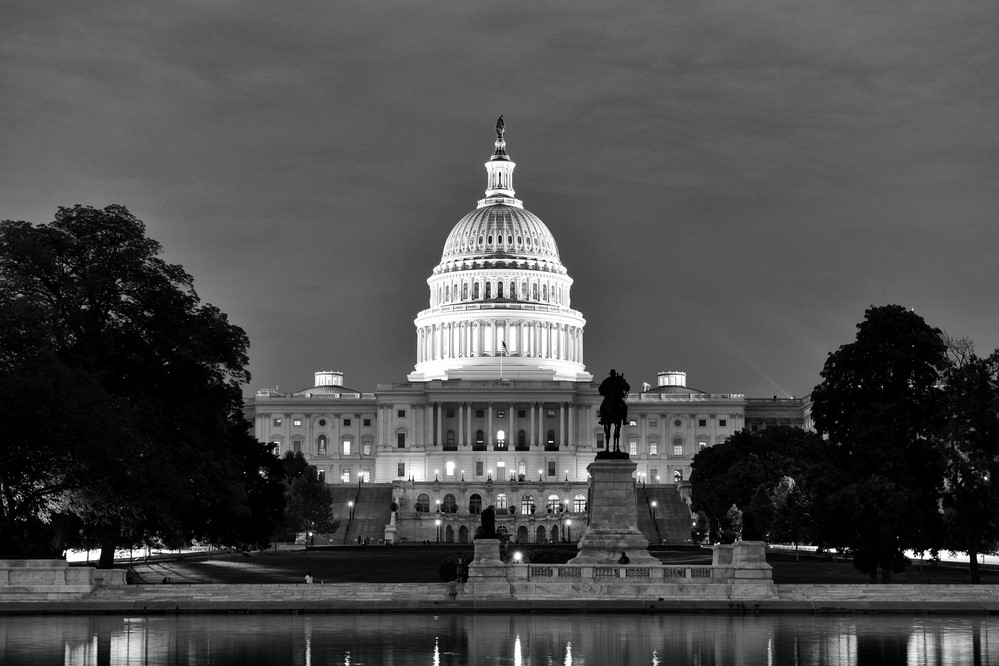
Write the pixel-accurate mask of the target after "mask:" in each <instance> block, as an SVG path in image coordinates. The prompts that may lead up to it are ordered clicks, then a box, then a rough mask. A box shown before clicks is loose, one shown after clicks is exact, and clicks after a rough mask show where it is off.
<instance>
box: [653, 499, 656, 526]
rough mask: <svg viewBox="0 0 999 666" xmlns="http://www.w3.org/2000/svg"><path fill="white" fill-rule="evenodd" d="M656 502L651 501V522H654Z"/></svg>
mask: <svg viewBox="0 0 999 666" xmlns="http://www.w3.org/2000/svg"><path fill="white" fill-rule="evenodd" d="M656 506H657V505H656V501H655V500H652V522H656Z"/></svg>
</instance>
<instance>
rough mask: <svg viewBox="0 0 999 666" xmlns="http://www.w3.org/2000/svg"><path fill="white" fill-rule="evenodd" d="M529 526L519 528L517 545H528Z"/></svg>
mask: <svg viewBox="0 0 999 666" xmlns="http://www.w3.org/2000/svg"><path fill="white" fill-rule="evenodd" d="M527 534H528V532H527V525H521V526H520V527H518V528H517V543H527Z"/></svg>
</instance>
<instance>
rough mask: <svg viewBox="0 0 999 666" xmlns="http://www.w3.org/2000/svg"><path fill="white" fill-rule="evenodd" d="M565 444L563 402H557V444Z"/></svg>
mask: <svg viewBox="0 0 999 666" xmlns="http://www.w3.org/2000/svg"><path fill="white" fill-rule="evenodd" d="M564 444H565V403H564V402H560V403H559V404H558V445H559V446H560V447H561V446H563V445H564Z"/></svg>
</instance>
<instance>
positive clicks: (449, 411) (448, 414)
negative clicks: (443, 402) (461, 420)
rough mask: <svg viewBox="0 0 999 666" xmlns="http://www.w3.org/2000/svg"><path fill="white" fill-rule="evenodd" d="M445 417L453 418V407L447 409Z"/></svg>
mask: <svg viewBox="0 0 999 666" xmlns="http://www.w3.org/2000/svg"><path fill="white" fill-rule="evenodd" d="M447 417H448V418H449V419H453V418H454V410H453V409H449V410H447Z"/></svg>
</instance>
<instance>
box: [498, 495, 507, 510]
mask: <svg viewBox="0 0 999 666" xmlns="http://www.w3.org/2000/svg"><path fill="white" fill-rule="evenodd" d="M496 508H497V509H505V508H506V495H504V494H503V493H500V494H499V495H497V496H496Z"/></svg>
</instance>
